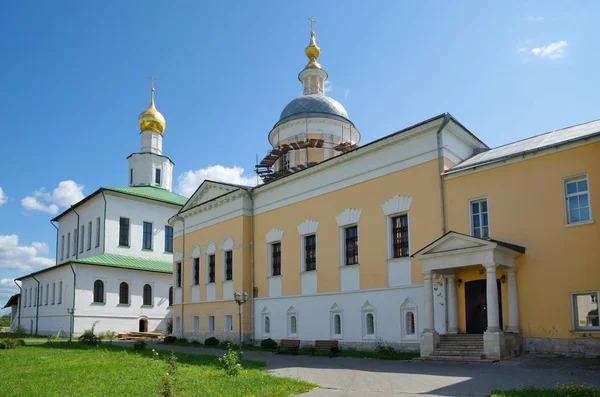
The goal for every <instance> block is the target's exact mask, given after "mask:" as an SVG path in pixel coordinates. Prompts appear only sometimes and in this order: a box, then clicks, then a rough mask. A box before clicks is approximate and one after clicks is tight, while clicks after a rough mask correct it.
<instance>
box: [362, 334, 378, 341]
mask: <svg viewBox="0 0 600 397" xmlns="http://www.w3.org/2000/svg"><path fill="white" fill-rule="evenodd" d="M375 339H377V338H376V337H375V335H365V336H363V340H375Z"/></svg>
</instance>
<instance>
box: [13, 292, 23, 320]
mask: <svg viewBox="0 0 600 397" xmlns="http://www.w3.org/2000/svg"><path fill="white" fill-rule="evenodd" d="M13 283H15V285H16V286H17V287H19V303H18V306H19V314H18V315H17V330H18V329H19V328H21V303H22V301H23V299H22V298H23V288H21V286H20V285H19V284H18V283H17V280H13Z"/></svg>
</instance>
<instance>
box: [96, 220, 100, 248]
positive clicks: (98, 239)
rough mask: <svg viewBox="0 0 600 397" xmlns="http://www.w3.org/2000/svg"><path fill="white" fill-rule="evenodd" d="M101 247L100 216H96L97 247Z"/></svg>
mask: <svg viewBox="0 0 600 397" xmlns="http://www.w3.org/2000/svg"><path fill="white" fill-rule="evenodd" d="M98 247H100V218H96V248H98Z"/></svg>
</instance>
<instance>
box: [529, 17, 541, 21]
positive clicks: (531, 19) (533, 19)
mask: <svg viewBox="0 0 600 397" xmlns="http://www.w3.org/2000/svg"><path fill="white" fill-rule="evenodd" d="M527 21H529V22H544V17H529V18H527Z"/></svg>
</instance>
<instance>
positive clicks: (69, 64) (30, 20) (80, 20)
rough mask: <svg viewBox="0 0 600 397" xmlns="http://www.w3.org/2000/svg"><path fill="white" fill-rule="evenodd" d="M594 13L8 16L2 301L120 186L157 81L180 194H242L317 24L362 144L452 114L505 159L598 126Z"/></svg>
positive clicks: (353, 8) (4, 24) (506, 5)
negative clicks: (60, 222) (102, 190)
mask: <svg viewBox="0 0 600 397" xmlns="http://www.w3.org/2000/svg"><path fill="white" fill-rule="evenodd" d="M599 11H600V3H598V2H593V1H588V2H585V1H579V2H558V1H514V2H509V1H507V2H498V3H491V2H477V1H472V2H461V3H456V2H452V3H450V2H443V1H439V2H429V1H423V2H400V1H387V2H383V1H381V2H365V1H344V2H341V1H327V2H323V1H303V2H301V3H300V2H274V1H261V2H233V1H229V2H222V1H221V2H212V3H209V2H193V1H176V2H158V1H126V2H124V1H103V2H77V1H59V2H51V1H36V2H16V1H13V2H2V4H1V5H0V36H1V37H3V40H1V41H0V53H1V54H2V58H1V59H2V62H0V93H1V95H0V109H1V111H0V114H1V120H2V123H1V125H2V132H0V133H1V134H2V135H3V136H2V143H1V144H0V165H1V166H2V169H3V172H2V173H0V188H1V189H2V190H1V192H2V193H0V301H1V302H0V303H5V301H6V299H7V298H8V295H9V294H10V293H12V292H13V291H14V290H15V288H16V287H11V285H14V284H12V278H14V277H16V276H18V275H22V274H25V273H27V272H28V271H30V270H32V269H37V268H39V267H42V266H47V265H48V264H49V263H51V262H52V260H53V258H54V247H55V229H54V228H53V227H52V226H51V225H50V223H49V220H50V219H51V218H52V217H53V215H52V212H54V211H62V209H64V207H65V206H66V205H68V204H69V203H70V202H71V201H73V200H76V199H77V198H80V197H82V196H83V195H87V194H90V193H92V192H93V191H94V190H96V189H97V188H98V187H100V186H125V185H126V183H127V161H126V157H127V156H128V155H129V154H131V153H132V152H135V151H138V150H139V134H138V132H139V131H138V129H137V116H138V114H139V113H140V112H141V111H142V110H144V109H145V108H146V107H147V105H148V101H149V85H150V80H149V79H148V76H150V75H152V74H153V75H155V76H156V77H157V80H156V104H157V107H158V109H159V110H160V111H161V112H162V113H163V115H164V116H165V117H166V119H167V128H166V130H165V134H164V148H163V149H164V153H165V154H166V155H168V156H169V157H171V158H172V159H173V160H174V162H175V173H174V177H175V185H177V178H178V177H179V176H180V175H182V174H183V173H185V172H188V171H192V172H191V173H189V174H187V175H188V178H187V181H188V182H189V181H192V185H193V184H194V183H199V182H200V181H201V180H202V178H203V177H205V176H209V177H211V178H225V179H228V180H231V181H236V182H247V180H248V179H249V180H254V176H253V175H252V169H253V165H254V162H255V156H256V155H257V154H258V155H259V156H261V155H263V154H264V153H265V152H266V150H267V148H268V142H267V133H268V132H269V130H270V129H271V127H272V126H273V124H274V123H275V122H276V121H277V119H278V117H279V113H280V112H281V110H282V109H283V108H284V107H285V105H286V104H287V103H288V102H289V101H290V100H292V99H293V98H294V97H296V96H298V95H300V92H301V86H300V83H299V82H298V80H297V74H298V72H299V71H300V70H301V69H302V68H303V67H304V65H305V64H306V58H305V56H304V53H303V49H304V47H305V46H306V45H307V44H308V39H309V29H310V25H309V22H308V20H307V19H308V17H310V16H311V15H313V16H314V17H315V19H316V20H317V23H316V24H315V31H316V38H317V43H318V45H319V46H320V47H321V49H322V54H321V57H320V58H319V61H320V63H321V65H322V66H323V68H324V69H325V70H326V71H327V72H328V73H329V78H330V85H329V89H330V91H329V92H328V95H330V96H332V97H334V98H336V99H337V100H339V101H340V102H341V103H342V104H343V105H344V106H345V107H346V109H347V110H348V113H349V114H350V117H351V119H352V120H353V122H354V123H355V125H356V126H357V127H358V129H359V130H360V131H361V134H362V143H363V144H364V143H368V142H370V141H372V140H374V139H377V138H379V137H381V136H383V135H387V134H390V133H392V132H394V131H397V130H399V129H402V128H404V127H407V126H409V125H412V124H414V123H417V122H420V121H422V120H424V119H427V118H429V117H432V116H434V115H437V114H440V113H442V112H445V111H448V112H450V113H452V114H453V115H454V116H455V117H456V118H458V119H459V120H460V121H461V122H462V123H463V124H464V125H465V126H466V127H467V128H469V129H470V130H471V131H472V132H474V133H475V134H476V135H477V136H478V137H479V138H481V139H482V140H483V141H485V142H486V143H487V144H488V145H490V146H498V145H501V144H504V143H508V142H511V141H515V140H518V139H522V138H526V137H528V136H531V135H535V134H539V133H543V132H546V131H550V130H552V129H558V128H561V127H565V126H569V125H573V124H578V123H581V122H585V121H589V120H593V119H597V118H600V103H599V102H600V101H598V96H597V92H598V87H599V85H600V74H598V73H597V65H598V63H599V61H600V59H599V58H600V53H599V52H598V30H597V19H596V16H597V15H598V13H599ZM218 166H221V167H218ZM210 167H212V168H210ZM233 167H241V168H242V169H243V170H244V171H243V173H242V172H241V170H240V168H233ZM246 178H248V179H246ZM61 182H62V183H61ZM191 187H192V186H190V185H186V186H184V187H182V185H179V187H178V188H177V187H176V190H177V189H178V190H179V191H181V190H189V189H190V188H191ZM36 192H37V193H36ZM27 197H29V198H27ZM53 206H55V207H53ZM36 208H37V209H36Z"/></svg>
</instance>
